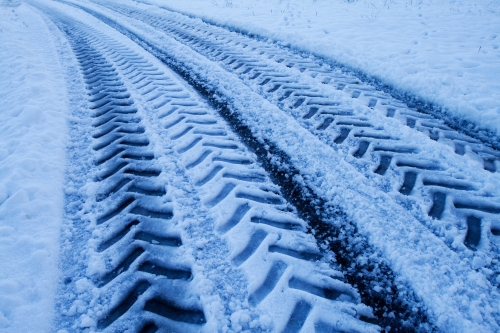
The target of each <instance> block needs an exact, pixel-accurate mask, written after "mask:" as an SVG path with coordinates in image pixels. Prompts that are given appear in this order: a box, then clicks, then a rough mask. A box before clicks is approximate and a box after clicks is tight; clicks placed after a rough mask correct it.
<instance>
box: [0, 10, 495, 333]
mask: <svg viewBox="0 0 500 333" xmlns="http://www.w3.org/2000/svg"><path fill="white" fill-rule="evenodd" d="M149 3H153V5H151V4H145V3H143V2H135V1H127V2H126V4H125V3H124V2H116V1H108V0H96V1H92V2H90V1H79V0H69V1H62V0H60V1H57V2H55V1H54V2H47V1H41V0H32V1H29V2H27V3H22V4H18V3H15V2H11V1H9V2H8V5H3V6H2V7H0V14H1V15H2V21H1V23H0V24H1V25H0V29H1V30H0V31H1V35H0V37H1V38H2V39H0V45H2V50H1V51H0V52H1V53H0V54H1V56H2V58H1V61H2V62H1V64H0V65H1V66H2V69H3V71H2V84H3V85H4V86H3V87H2V90H1V95H0V97H1V99H2V103H3V104H2V112H3V113H4V115H5V119H6V120H5V122H4V124H3V126H4V128H5V129H4V131H3V132H2V136H3V137H4V140H3V141H2V142H0V144H2V145H3V146H2V147H1V148H2V150H1V151H3V152H4V153H3V155H5V157H3V160H2V161H1V162H0V163H2V169H3V170H4V171H2V172H3V173H4V175H5V176H4V179H3V180H2V181H3V182H2V184H0V185H1V186H2V187H1V189H2V198H0V199H1V200H2V201H3V204H2V205H1V206H0V210H1V211H2V214H3V217H2V218H1V224H0V231H1V233H0V237H3V239H5V242H3V243H2V244H1V245H0V246H1V247H0V249H1V251H0V256H1V258H2V261H3V262H5V267H8V269H6V270H3V271H2V272H1V273H0V286H1V288H0V331H5V332H19V331H23V332H24V331H26V332H37V331H59V332H65V331H66V332H69V331H109V332H118V331H120V332H121V331H134V332H155V331H158V332H163V331H165V332H166V331H193V332H194V331H204V332H215V331H224V332H229V331H235V332H239V331H252V332H254V331H255V332H258V331H270V332H330V331H332V330H335V331H341V332H371V331H373V332H377V331H380V330H382V331H431V330H438V331H450V332H451V331H452V332H459V331H464V332H468V331H480V332H493V331H498V330H499V329H500V327H499V326H500V314H499V311H500V308H499V304H500V302H499V294H498V288H499V286H500V263H499V262H498V251H499V248H500V221H499V220H498V215H499V214H500V204H499V200H498V199H499V198H500V176H499V174H500V152H499V151H498V147H497V139H496V138H495V137H488V136H487V135H490V134H491V133H495V131H496V128H495V126H496V125H492V126H489V125H488V124H487V123H486V122H485V121H484V119H496V118H495V117H494V116H492V114H494V112H495V111H494V110H495V108H498V105H495V103H493V104H491V103H490V102H488V103H490V104H488V105H490V106H488V107H489V109H488V110H489V111H487V112H486V113H485V114H488V116H485V115H484V114H483V115H482V116H479V115H478V112H479V111H478V110H475V111H474V112H475V114H476V115H470V114H469V115H468V116H467V117H465V116H463V115H462V114H461V113H460V112H458V111H454V110H453V108H450V105H452V104H453V103H455V102H453V101H454V99H453V98H455V97H456V96H455V97H453V98H451V99H443V98H441V97H442V94H445V93H446V89H444V88H443V89H444V90H441V91H437V92H436V96H438V97H436V98H435V99H434V98H430V97H429V95H428V92H427V91H426V90H425V89H420V88H419V86H418V85H415V82H414V81H412V80H411V79H410V80H406V81H404V82H403V83H401V82H399V83H401V84H399V83H398V82H394V77H393V76H391V75H389V74H387V75H385V74H384V73H386V72H385V70H386V69H384V65H383V64H379V65H380V66H381V68H382V69H381V70H376V73H372V72H370V71H369V70H367V69H366V68H364V67H363V66H358V68H357V69H358V70H366V71H365V72H364V73H363V72H358V71H352V70H347V69H346V67H345V66H339V65H338V64H336V63H334V62H332V61H331V60H332V59H333V58H335V56H336V54H330V53H328V52H326V53H324V52H320V51H318V50H317V49H316V46H314V42H313V43H312V44H311V45H313V46H311V47H307V45H306V46H304V44H303V43H301V42H300V38H299V39H297V40H295V39H293V38H292V39H289V40H285V41H287V42H289V43H291V46H292V47H288V46H286V47H285V46H283V45H280V44H279V43H276V42H274V41H270V40H265V39H263V38H261V37H263V36H264V35H265V33H266V31H267V30H262V29H260V28H259V27H255V26H254V25H249V26H248V27H250V28H254V29H255V31H254V32H252V31H251V30H249V29H250V28H248V29H245V31H244V32H245V34H240V33H237V32H233V31H230V30H229V29H227V25H228V24H229V23H230V24H231V26H232V27H235V26H238V24H243V22H246V21H245V19H244V18H241V20H239V19H240V17H239V16H238V15H240V14H238V13H239V11H238V10H239V9H238V8H239V7H238V6H234V7H233V5H232V4H231V6H229V4H228V3H227V2H226V4H227V6H226V7H225V8H228V7H230V8H234V13H235V15H236V16H235V18H233V20H229V21H227V20H226V21H224V20H223V19H221V20H219V21H218V19H217V17H220V16H218V15H220V13H219V14H214V13H212V14H210V13H208V14H207V13H203V14H202V13H201V12H197V11H198V10H202V9H203V8H207V7H206V6H208V7H210V6H213V5H215V6H216V7H217V6H219V5H218V4H217V3H215V2H213V3H212V5H206V6H205V7H204V6H200V7H199V8H198V9H194V7H193V8H191V10H188V9H186V8H187V7H183V6H181V5H179V6H177V7H176V6H174V5H172V6H171V5H169V4H168V3H165V4H164V3H162V2H159V1H155V2H152V1H149ZM192 3H195V2H194V1H193V2H192ZM242 3H243V2H242ZM386 3H387V2H386ZM391 4H392V5H396V3H395V2H391ZM317 5H318V6H319V7H318V8H320V7H321V5H325V4H317ZM345 5H346V4H341V5H340V4H339V6H340V7H339V8H344V7H343V6H345ZM358 7H359V4H358ZM172 8H176V10H181V11H184V12H186V11H187V12H189V14H190V15H194V16H196V15H197V13H199V15H201V16H202V17H203V18H204V19H207V20H210V21H211V22H213V23H217V24H218V25H212V24H208V23H205V22H203V21H201V20H200V19H198V18H195V17H189V16H186V15H184V14H181V13H179V12H177V11H173V10H171V9H172ZM293 8H295V7H294V5H291V7H290V6H289V8H288V9H287V10H293ZM353 8H356V7H353ZM495 8H496V7H495ZM294 13H295V15H298V14H299V13H300V11H298V12H297V11H295V12H294ZM494 13H495V11H494V10H492V11H490V12H489V14H488V15H494ZM298 16H299V17H300V15H298ZM264 17H265V16H264V15H263V16H262V17H261V19H262V20H263V18H264ZM235 20H236V21H237V20H239V21H238V22H240V23H238V24H236V23H235V22H236V21H235ZM299 21H300V20H299ZM228 22H229V23H228ZM259 22H260V21H259ZM259 24H261V27H264V28H271V27H272V26H273V25H272V24H271V23H270V24H269V25H262V24H264V23H262V22H260V23H259ZM238 27H239V28H241V26H238ZM292 30H293V29H292ZM410 30H411V29H410ZM253 33H259V34H260V35H261V36H260V37H258V36H255V35H252V34H253ZM406 33H407V36H408V38H410V36H409V34H410V33H409V32H408V31H407V32H406ZM280 36H282V35H280ZM311 36H312V37H314V36H315V35H314V34H312V35H311ZM275 37H276V36H275ZM278 37H279V36H278ZM285 37H286V36H285ZM286 38H288V37H286ZM286 38H285V39H286ZM342 38H345V36H344V37H342ZM342 38H339V40H342ZM316 40H317V41H319V39H316ZM293 42H295V44H293ZM388 44H389V45H390V43H389V42H388ZM4 46H5V47H4ZM297 48H299V49H301V50H302V52H300V53H298V52H296V50H297ZM304 48H305V49H304ZM304 50H307V51H308V52H303V51H304ZM309 52H314V54H313V53H309ZM491 52H493V53H494V52H495V51H491ZM489 56H491V55H489ZM357 59H358V60H360V61H361V60H363V61H365V60H367V58H366V55H365V54H363V53H360V55H359V56H358V58H357ZM4 60H5V61H4ZM338 60H341V61H344V62H345V60H346V59H344V58H342V57H339V59H338ZM348 62H349V61H348ZM358 64H359V63H358ZM350 65H352V66H354V65H356V63H353V62H351V63H350ZM377 66H378V65H377ZM493 67H494V66H493ZM495 68H496V67H495ZM420 72H421V73H424V74H422V75H426V74H425V73H427V72H426V71H425V69H422V68H421V70H420ZM492 73H494V70H493V71H492ZM374 74H376V75H379V76H380V77H379V79H378V81H373V80H370V79H368V75H374ZM432 75H434V74H432ZM432 75H431V76H432ZM488 78H489V77H486V76H485V77H483V78H482V79H481V80H485V82H486V83H487V82H488V80H490V81H491V78H489V79H488ZM431 79H432V78H431ZM412 82H413V86H412V85H411V84H412ZM387 83H390V84H392V88H388V87H387V86H384V85H383V84H387ZM486 83H484V84H486ZM490 83H491V87H495V83H494V82H492V81H491V82H490ZM482 84H483V83H482ZM410 87H412V88H410ZM401 89H405V90H404V91H403V93H400V92H401ZM438 90H439V89H438ZM408 96H413V97H417V98H424V99H425V98H430V101H432V102H433V103H437V104H436V105H437V106H438V107H441V108H445V109H448V111H449V112H451V113H448V114H447V115H443V114H440V113H439V112H437V111H436V110H438V109H439V108H429V107H426V106H425V105H424V104H420V103H417V104H414V103H412V102H411V98H408ZM439 96H441V97H439ZM450 103H451V104H450ZM458 104H460V103H458ZM458 104H457V103H455V104H453V105H458ZM473 104H474V103H472V104H471V105H473ZM4 107H5V109H4ZM457 108H458V107H457ZM4 110H5V111H4ZM16 110H17V111H16ZM450 114H451V115H452V117H450ZM488 117H490V118H488ZM452 118H454V119H452ZM463 121H474V123H472V124H473V126H466V127H460V124H463V123H464V122H463ZM490 125H491V124H490ZM478 129H479V130H478ZM35 143H36V144H35ZM64 152H66V153H65V155H66V156H64ZM35 316H36V318H37V319H33V320H31V319H30V320H25V319H23V318H26V317H32V318H35Z"/></svg>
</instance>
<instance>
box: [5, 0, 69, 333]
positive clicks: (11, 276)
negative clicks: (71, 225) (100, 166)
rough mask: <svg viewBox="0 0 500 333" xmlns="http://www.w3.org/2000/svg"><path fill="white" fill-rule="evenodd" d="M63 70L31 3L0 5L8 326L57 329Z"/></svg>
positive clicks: (13, 329)
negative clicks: (54, 321) (54, 317)
mask: <svg viewBox="0 0 500 333" xmlns="http://www.w3.org/2000/svg"><path fill="white" fill-rule="evenodd" d="M66 111H67V106H66V102H65V85H64V78H63V71H62V70H61V68H60V66H59V62H58V56H57V52H56V50H55V47H54V45H53V44H52V41H51V35H50V33H49V31H48V29H47V27H46V25H45V23H44V22H43V20H42V18H41V17H40V16H39V15H38V14H37V13H36V12H34V10H33V9H31V8H30V7H28V6H26V5H24V4H22V5H21V6H18V7H7V6H1V4H0V114H1V116H2V121H1V122H0V263H1V264H0V267H1V268H0V332H49V331H50V327H51V319H52V315H53V312H54V295H55V292H56V287H57V282H58V275H59V273H58V268H57V265H58V261H59V258H58V253H59V242H58V239H59V226H60V223H61V220H62V206H63V192H62V185H63V180H64V165H65V140H66V117H65V114H66Z"/></svg>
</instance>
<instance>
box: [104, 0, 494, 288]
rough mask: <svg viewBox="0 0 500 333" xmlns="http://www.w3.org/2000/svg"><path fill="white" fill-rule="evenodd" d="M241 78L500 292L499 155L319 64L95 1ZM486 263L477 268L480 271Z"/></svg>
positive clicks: (190, 22) (179, 19) (171, 16)
mask: <svg viewBox="0 0 500 333" xmlns="http://www.w3.org/2000/svg"><path fill="white" fill-rule="evenodd" d="M98 3H99V4H101V5H104V6H107V7H109V8H111V9H113V10H115V11H117V12H119V13H121V14H123V15H125V16H129V17H133V18H136V19H138V20H141V21H143V22H145V23H146V24H149V25H151V26H152V27H155V28H157V29H159V30H161V31H163V32H165V33H166V34H167V35H169V36H172V37H173V38H175V39H177V40H178V41H180V42H182V43H184V44H186V45H188V46H190V47H191V48H192V49H193V50H195V51H197V52H199V53H200V54H202V55H203V56H206V57H207V58H209V59H211V60H213V61H215V62H217V63H219V64H221V65H222V67H223V68H224V69H226V70H227V71H229V72H231V73H234V74H236V75H238V77H240V78H241V79H242V80H243V81H244V82H245V84H247V85H248V86H249V87H250V88H252V89H253V90H254V91H255V92H258V93H259V94H261V95H262V96H263V97H265V98H266V99H268V100H269V101H271V102H272V103H274V104H275V105H277V106H278V107H279V108H280V109H281V110H283V111H284V112H286V113H287V114H290V115H291V116H293V117H295V118H296V119H297V121H298V122H299V123H300V124H301V125H302V126H303V127H304V128H306V129H308V130H309V131H310V132H311V133H313V134H314V135H316V136H317V137H318V138H319V139H320V140H322V141H323V142H325V143H327V144H328V145H330V146H332V147H334V148H335V149H338V150H339V151H340V152H341V153H342V154H343V156H344V158H345V160H346V161H348V162H349V163H350V164H351V165H353V166H355V167H356V169H357V170H358V171H360V172H361V173H362V174H364V175H365V176H366V177H367V178H368V179H369V180H370V181H371V184H372V185H373V186H374V187H376V188H377V189H379V190H381V191H383V192H386V193H388V194H390V195H391V197H392V198H393V199H394V200H395V201H396V202H398V203H399V204H401V205H402V206H403V207H405V208H407V209H408V210H409V211H411V212H412V213H413V214H414V216H415V218H417V219H418V220H419V221H420V222H421V223H422V224H423V225H425V226H426V227H427V228H429V230H431V231H432V232H433V233H434V234H436V235H437V236H438V237H440V238H441V239H442V240H443V241H444V242H445V243H446V244H447V245H448V246H449V247H450V248H451V249H452V250H453V251H457V252H458V253H460V255H462V256H464V257H465V258H471V259H472V258H473V257H474V256H479V257H480V259H478V260H476V262H481V263H482V264H479V263H478V264H476V265H473V266H475V268H482V267H484V268H485V270H483V273H485V274H486V275H487V276H488V278H489V280H490V282H491V283H492V284H493V285H496V286H499V285H500V280H499V278H498V277H499V276H500V275H499V274H500V267H499V261H498V251H499V246H500V224H499V219H498V214H500V205H499V204H498V200H499V198H500V190H499V188H498V185H500V176H499V171H500V169H499V168H498V164H499V162H500V152H499V151H498V150H496V149H494V147H493V148H492V147H490V145H489V144H488V143H487V142H486V143H485V142H481V141H479V140H477V139H475V138H473V137H471V136H468V135H465V134H463V133H460V132H459V131H457V130H454V129H452V128H450V127H449V126H447V125H446V124H445V123H444V122H443V121H442V120H439V119H438V118H436V117H435V116H433V115H430V114H428V113H424V112H422V111H420V110H418V109H416V108H411V107H408V106H407V105H406V104H405V103H403V102H401V101H399V100H397V99H395V98H393V97H391V96H390V95H389V94H387V93H385V92H383V91H381V90H378V89H377V88H376V87H373V86H371V85H369V84H367V83H365V82H363V81H362V80H360V79H359V78H357V77H355V76H353V75H351V74H348V73H344V72H342V71H341V70H339V69H337V68H335V67H332V66H329V65H328V64H325V63H323V62H322V61H321V59H315V58H313V57H312V56H308V55H300V54H296V53H293V52H291V51H290V50H288V49H285V48H280V47H279V46H277V45H275V44H272V43H267V42H262V41H258V40H256V39H252V38H250V37H247V36H244V35H241V34H237V33H234V32H230V31H228V30H225V29H223V28H219V27H215V26H211V25H208V24H204V23H201V22H200V21H197V20H194V19H190V18H188V17H185V16H182V15H178V14H176V13H172V12H169V11H164V12H162V14H155V13H152V12H150V11H144V10H140V9H138V8H131V7H126V6H121V5H117V4H115V3H110V2H98ZM478 265H479V267H478Z"/></svg>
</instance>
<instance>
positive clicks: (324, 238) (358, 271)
mask: <svg viewBox="0 0 500 333" xmlns="http://www.w3.org/2000/svg"><path fill="white" fill-rule="evenodd" d="M76 7H79V8H81V9H84V10H86V11H88V12H89V13H90V14H92V15H94V16H96V17H97V18H98V19H100V20H102V21H104V22H105V23H107V24H109V25H111V26H112V27H114V28H116V29H117V30H119V31H121V32H122V33H125V34H126V35H129V34H128V31H126V29H123V28H122V27H121V26H120V25H119V24H117V23H116V22H113V21H111V20H109V19H107V18H106V17H104V16H102V15H100V14H97V13H95V12H93V11H91V10H88V9H86V8H84V7H80V6H76ZM131 37H132V39H133V40H135V41H136V42H139V44H140V45H141V46H143V47H144V46H145V45H146V48H148V47H149V45H148V44H147V43H146V44H144V43H143V42H142V41H141V39H140V38H137V36H134V35H133V34H132V35H131ZM152 51H155V52H156V51H157V50H156V49H154V48H153V49H152ZM162 60H163V61H164V62H166V63H168V64H170V62H169V61H167V60H165V59H164V58H162ZM174 68H176V67H175V66H174ZM176 70H179V69H178V68H176ZM180 74H181V76H183V77H184V78H186V79H187V80H188V82H190V83H191V84H192V85H194V86H195V87H196V88H197V89H198V90H199V91H201V92H202V94H204V95H205V96H206V97H207V98H208V99H209V100H210V101H211V102H212V103H214V102H215V101H214V100H212V99H210V96H211V95H210V94H208V95H207V94H205V93H204V92H203V88H202V87H201V86H199V85H198V83H197V82H196V81H194V80H192V79H191V78H190V76H189V75H186V73H183V72H182V70H181V71H180ZM138 88H142V86H141V87H138ZM148 89H149V88H148ZM148 92H149V91H147V90H146V91H145V92H144V94H147V93H148ZM168 103H170V105H171V106H173V105H185V106H196V103H192V102H175V101H169V102H166V103H164V104H163V105H162V106H164V105H167V104H168ZM215 104H216V105H217V103H215ZM217 107H218V108H219V107H222V108H223V106H217ZM153 109H155V110H156V109H158V111H157V112H158V114H159V117H158V118H159V119H162V118H165V117H167V116H170V115H172V114H173V113H174V112H176V111H179V110H178V109H179V108H178V107H176V106H174V107H169V108H167V109H164V110H160V108H159V107H158V106H156V107H155V106H153ZM219 112H220V113H221V115H222V116H223V117H224V118H225V120H226V121H228V122H229V123H230V124H231V126H232V127H233V129H234V128H235V126H236V127H237V129H236V130H237V133H238V134H239V135H240V137H241V138H242V140H243V141H244V142H245V143H246V144H247V145H249V146H250V147H253V148H252V149H254V150H255V151H256V152H257V151H258V152H259V153H258V154H257V157H258V158H259V161H260V162H261V163H264V164H266V163H267V164H269V161H267V162H266V161H265V160H262V159H261V158H262V156H261V155H259V154H261V153H264V154H265V152H264V151H263V147H260V144H259V143H257V142H253V141H255V140H254V139H251V133H250V131H249V129H248V128H246V129H245V128H243V127H242V128H240V125H239V124H238V121H236V123H234V124H233V121H234V120H232V116H230V115H229V114H226V113H227V112H226V111H223V110H222V111H219ZM179 113H180V111H179ZM191 113H193V114H196V111H194V112H191ZM159 119H158V120H159ZM184 119H185V118H182V119H180V120H179V121H176V123H175V125H177V124H179V123H181V122H182V121H183V120H184ZM169 124H171V122H170V123H169ZM170 127H173V126H170ZM170 127H169V128H170ZM216 131H218V130H216ZM197 132H198V133H199V132H201V131H195V132H194V133H196V134H198V133H197ZM247 132H248V133H247ZM170 136H171V137H172V136H175V133H172V134H171V135H170ZM247 139H248V140H250V141H248V140H247ZM189 142H193V138H191V140H186V142H184V143H183V144H182V145H181V147H179V149H180V150H182V149H183V148H184V147H185V146H187V145H188V144H189ZM254 146H255V147H254ZM198 147H199V145H198ZM188 151H191V152H192V150H191V149H189V150H188ZM212 153H213V151H212V150H205V151H204V152H203V153H202V154H201V156H199V157H198V158H197V159H196V160H195V162H193V163H189V161H186V165H187V168H186V169H191V168H195V167H198V165H200V164H201V165H203V163H205V162H206V161H209V160H210V158H208V157H209V156H210V155H211V154H212ZM273 154H275V155H276V156H281V155H282V152H279V151H276V152H274V153H273ZM259 156H260V157H259ZM207 158H208V159H207ZM193 159H195V157H193V158H192V159H191V160H193ZM211 160H212V161H225V162H228V163H232V164H236V165H238V164H241V165H248V164H251V163H252V162H251V161H249V160H248V158H243V159H241V158H233V157H230V158H228V157H219V156H211ZM202 162H203V163H202ZM283 162H285V163H288V162H286V161H283ZM271 164H272V163H271ZM288 165H289V166H288V168H292V169H293V167H292V166H291V165H290V164H288ZM278 169H279V168H278ZM266 170H268V172H271V173H272V175H273V179H276V177H277V178H279V179H281V178H282V179H281V180H280V181H279V184H280V186H281V187H282V188H288V187H289V186H291V187H292V188H290V189H287V197H288V198H289V200H291V202H294V204H295V205H296V207H301V208H300V209H301V210H302V213H301V216H304V217H305V218H306V219H307V220H309V221H310V222H314V223H313V224H315V225H316V226H315V227H314V228H318V227H319V228H320V229H321V231H320V233H321V236H320V237H319V238H318V240H321V242H331V243H332V244H331V245H330V246H329V247H330V249H331V250H332V251H333V252H337V251H338V250H339V249H340V250H341V252H342V255H341V257H340V260H341V262H342V263H343V265H346V266H343V267H350V268H349V269H348V271H347V272H348V277H349V281H352V282H351V283H353V284H357V285H359V286H360V287H362V289H363V294H364V295H365V296H366V298H364V299H365V300H367V301H369V302H370V304H373V305H375V306H376V307H377V310H376V311H377V312H378V315H379V317H378V319H376V320H382V322H383V323H385V324H386V325H394V326H393V329H396V330H397V329H398V327H401V325H402V326H404V327H407V328H408V327H410V326H412V325H413V324H415V325H418V326H422V327H424V326H426V327H429V326H428V323H427V319H426V318H425V315H424V314H423V312H422V310H421V309H417V310H415V303H413V304H414V305H413V306H414V307H413V311H409V308H408V304H407V303H405V302H407V300H400V299H399V297H398V296H397V295H398V291H397V290H398V289H399V288H400V287H396V286H395V285H394V284H393V283H394V282H391V281H393V280H394V276H392V273H391V272H390V269H388V267H387V266H385V264H384V263H382V262H379V263H374V265H368V266H370V267H362V266H360V265H359V263H357V262H356V260H355V258H356V256H358V255H360V254H361V253H364V252H363V251H366V250H367V248H366V247H365V246H363V245H361V247H359V246H360V245H359V244H358V245H357V246H356V247H357V248H356V249H355V248H353V247H352V246H351V245H350V244H349V241H348V239H349V238H350V237H351V236H349V235H351V233H352V232H354V234H356V231H355V227H354V229H352V230H349V231H348V230H343V231H342V230H337V231H334V230H333V229H332V230H329V229H331V228H328V227H327V228H326V229H325V228H324V223H323V225H322V224H321V220H322V217H321V216H323V215H324V216H329V215H330V214H332V213H333V214H334V215H335V214H338V212H337V213H335V212H329V213H327V212H326V211H325V212H324V213H321V214H320V215H321V216H320V215H318V214H319V213H317V211H315V209H317V208H318V207H320V206H323V205H324V203H323V204H321V203H320V204H319V206H316V205H317V203H315V204H314V205H313V206H314V207H313V206H310V207H309V208H310V209H309V208H305V207H302V206H303V204H306V206H307V205H311V203H312V201H311V202H309V201H310V199H306V200H304V198H306V197H308V198H310V196H311V193H310V192H309V191H310V189H306V192H308V193H305V192H304V193H302V194H301V195H302V196H304V198H302V199H299V198H298V197H296V193H295V192H296V190H297V188H301V185H300V184H295V182H293V183H294V185H293V184H292V185H290V183H289V182H288V181H286V179H285V178H287V177H284V175H283V172H282V171H280V170H277V169H276V168H275V166H271V165H268V166H266ZM290 170H291V169H290ZM292 174H297V175H298V172H297V170H295V169H293V171H292ZM290 190H291V192H290ZM265 191H269V190H268V189H266V190H265ZM211 197H213V196H211ZM313 197H314V195H313ZM208 199H209V200H210V198H208ZM313 201H314V202H316V201H318V202H321V199H320V198H316V199H313ZM297 205H298V206H297ZM213 207H221V205H215V206H213ZM239 208H240V209H241V208H242V206H240V207H239ZM304 209H305V211H304ZM311 209H312V211H311ZM322 209H325V208H322ZM326 209H327V210H329V208H326ZM241 210H243V211H244V212H243V214H242V215H245V213H246V211H247V210H246V209H241ZM237 211H238V210H237ZM325 213H326V214H325ZM236 215H239V214H236V212H235V214H234V216H236ZM325 218H327V219H329V218H330V217H325ZM238 219H239V218H238ZM334 219H335V218H334ZM230 221H231V222H232V224H233V225H241V224H240V223H239V221H238V220H236V221H234V219H233V218H231V219H230ZM269 221H271V220H269ZM318 223H320V224H319V225H317V224H318ZM222 224H223V223H222ZM352 227H353V226H350V227H349V228H352ZM217 229H218V230H222V229H224V228H221V227H218V228H217ZM228 229H229V230H230V229H231V228H228ZM317 230H319V229H317ZM339 231H340V234H341V235H342V236H341V238H338V239H337V237H338V236H339V234H338V232H339ZM346 231H347V232H346ZM222 232H225V230H222ZM344 233H345V234H344ZM332 237H333V238H332ZM346 242H347V243H346ZM363 249H364V250H363ZM352 250H354V252H352ZM359 251H361V252H359ZM281 252H282V251H281ZM368 252H369V251H368ZM282 253H283V252H282ZM283 254H284V253H283ZM288 254H289V253H288ZM353 256H354V257H353ZM254 257H255V256H253V257H251V258H254ZM285 261H286V260H285ZM352 268H354V269H352ZM352 274H354V275H352ZM285 275H287V274H285ZM366 278H368V279H366ZM380 278H381V279H380ZM380 283H382V285H386V286H387V290H389V289H391V291H390V292H389V293H391V295H389V294H386V293H385V291H384V292H382V294H380V295H375V294H374V293H373V291H371V289H372V287H373V286H374V285H379V284H380ZM387 283H388V284H387ZM391 283H392V285H391ZM307 289H308V290H315V289H314V287H310V288H307ZM405 293H406V292H405ZM313 294H314V293H313ZM323 294H326V293H323ZM408 297H409V298H410V299H412V297H413V296H411V295H406V296H405V298H408ZM392 302H395V303H392ZM411 302H415V300H413V301H411ZM264 303H265V302H264ZM387 306H389V307H387ZM417 307H418V305H417ZM388 309H391V310H390V311H395V313H396V318H400V319H401V320H403V321H402V322H401V321H398V320H397V319H390V318H389V317H387V318H382V317H381V316H382V315H383V314H384V313H386V311H388ZM273 311H274V308H273ZM289 311H290V313H291V312H292V309H289ZM415 311H416V312H415ZM313 312H314V311H313ZM355 312H356V311H355ZM384 316H385V315H384ZM315 318H316V319H315V320H318V318H317V317H315ZM288 319H289V321H290V320H292V319H291V317H289V318H288ZM373 322H376V321H373ZM338 323H340V322H337V323H336V324H332V323H331V322H330V323H329V324H328V323H325V322H323V321H321V323H320V324H314V326H316V327H332V328H336V329H340V330H341V331H343V330H344V329H345V327H344V329H342V328H341V327H339V326H338ZM405 323H406V324H405ZM411 323H413V324H411ZM305 325H306V326H308V325H309V326H308V327H309V329H313V327H311V325H313V323H311V322H310V321H307V320H306V324H305ZM318 325H319V326H318ZM341 325H342V324H341ZM408 325H410V326H408ZM412 327H413V326H412ZM367 329H368V328H367V327H366V326H363V327H358V328H357V329H351V330H356V331H359V330H361V331H366V330H367Z"/></svg>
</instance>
